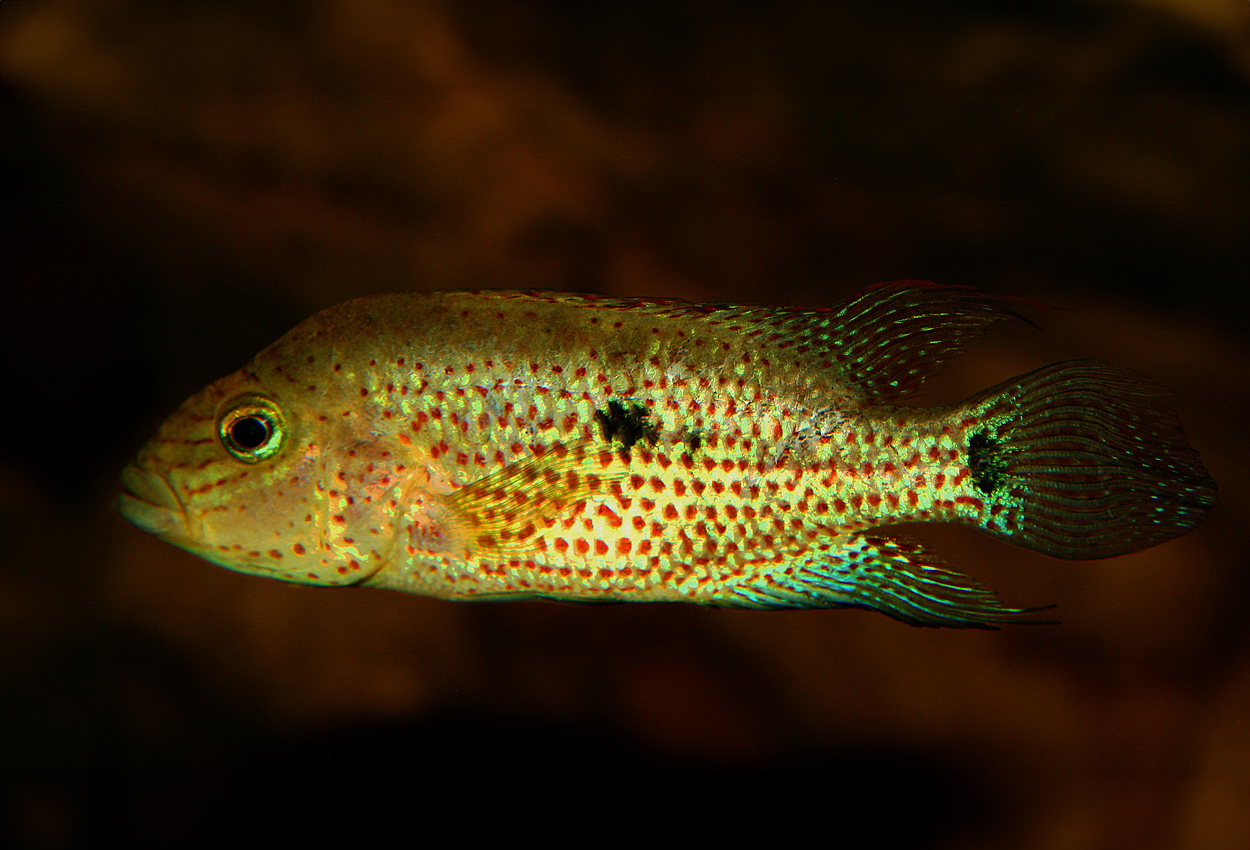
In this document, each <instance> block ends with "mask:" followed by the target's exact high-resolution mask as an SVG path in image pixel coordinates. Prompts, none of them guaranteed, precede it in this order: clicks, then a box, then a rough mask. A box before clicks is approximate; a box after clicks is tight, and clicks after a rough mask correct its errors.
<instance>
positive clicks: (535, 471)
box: [443, 443, 627, 554]
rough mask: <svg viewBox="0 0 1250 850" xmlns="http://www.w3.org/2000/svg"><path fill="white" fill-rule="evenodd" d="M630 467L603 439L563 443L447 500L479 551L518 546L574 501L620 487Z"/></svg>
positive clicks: (501, 550) (504, 550)
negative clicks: (604, 443)
mask: <svg viewBox="0 0 1250 850" xmlns="http://www.w3.org/2000/svg"><path fill="white" fill-rule="evenodd" d="M626 470H627V466H626V463H625V461H624V460H623V459H622V458H621V457H620V455H619V453H616V452H610V451H607V450H606V449H604V448H603V447H602V446H601V445H599V444H593V443H575V444H572V445H562V444H561V445H557V446H555V447H554V448H552V449H549V450H547V451H546V452H544V453H543V454H542V455H534V456H531V457H528V458H525V459H523V460H519V461H517V462H515V463H512V464H509V465H508V466H505V467H504V468H503V469H500V470H498V471H496V472H494V473H492V474H490V475H487V476H486V477H485V478H482V479H479V480H478V481H475V482H473V483H472V484H469V485H467V486H465V487H462V488H461V489H459V490H457V491H456V492H454V493H452V494H450V495H448V496H445V497H443V505H444V507H445V508H446V510H447V512H448V514H449V516H450V517H451V521H452V522H453V523H454V524H455V525H456V526H457V527H458V528H459V530H460V532H461V533H460V535H459V537H460V539H462V540H464V542H465V544H466V546H468V547H470V548H471V550H472V551H473V552H474V553H477V554H490V553H509V552H515V551H517V550H518V549H525V548H527V547H528V546H529V545H530V544H531V543H532V539H533V537H534V536H535V535H536V534H537V533H538V532H539V531H540V530H541V529H542V527H543V525H544V523H546V522H547V521H550V520H553V519H555V518H556V517H557V516H559V515H560V514H561V513H563V512H564V511H565V510H566V509H567V508H569V507H570V506H572V505H574V504H576V503H577V502H580V501H582V500H584V499H592V498H594V497H596V496H602V495H607V494H609V493H610V492H611V491H612V488H613V487H619V486H620V482H621V481H622V480H623V479H624V477H625V474H626Z"/></svg>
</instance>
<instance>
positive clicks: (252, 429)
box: [230, 416, 269, 449]
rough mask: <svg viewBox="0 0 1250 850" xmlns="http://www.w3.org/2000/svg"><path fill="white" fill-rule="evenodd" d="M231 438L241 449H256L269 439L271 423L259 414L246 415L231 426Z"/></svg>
mask: <svg viewBox="0 0 1250 850" xmlns="http://www.w3.org/2000/svg"><path fill="white" fill-rule="evenodd" d="M230 439H231V440H233V441H234V444H235V445H236V446H238V447H239V448H241V449H255V448H259V447H261V446H263V445H264V444H265V442H266V441H267V440H268V439H269V423H268V422H266V421H265V420H264V419H261V418H260V417H259V416H244V417H243V418H242V419H239V420H238V421H237V422H235V423H234V424H233V425H231V426H230Z"/></svg>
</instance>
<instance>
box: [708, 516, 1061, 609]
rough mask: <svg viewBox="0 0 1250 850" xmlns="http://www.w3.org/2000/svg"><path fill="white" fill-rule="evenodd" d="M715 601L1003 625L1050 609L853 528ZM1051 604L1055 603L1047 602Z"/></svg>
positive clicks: (911, 547)
mask: <svg viewBox="0 0 1250 850" xmlns="http://www.w3.org/2000/svg"><path fill="white" fill-rule="evenodd" d="M712 604H714V605H718V606H725V607H740V608H832V607H859V608H871V609H873V610H876V611H880V612H881V613H883V614H887V615H889V616H891V617H893V618H895V619H896V620H902V621H903V622H905V623H909V624H911V625H913V626H947V627H952V628H980V629H997V628H998V627H999V626H1000V625H1003V624H1029V623H1033V624H1036V623H1044V622H1053V621H1045V620H1037V619H1031V618H1030V616H1031V615H1033V614H1036V613H1037V612H1038V611H1042V610H1045V608H1009V607H1007V606H1005V605H1003V604H1002V603H1001V602H1000V601H999V600H998V597H997V596H996V595H995V594H994V593H993V591H990V590H987V589H986V588H985V587H984V586H983V585H981V583H980V582H978V581H977V580H976V579H974V578H971V577H970V576H966V575H963V574H961V573H957V572H955V571H954V570H951V569H950V568H949V567H947V566H945V565H944V564H942V563H941V562H940V561H939V560H937V559H936V558H934V557H933V556H932V555H930V554H929V553H928V552H926V551H925V550H924V549H923V548H921V547H920V546H918V545H916V544H913V543H907V542H903V541H899V540H894V539H891V538H887V537H869V536H867V535H863V534H852V535H849V536H848V537H847V538H846V539H845V540H844V541H843V542H842V545H840V546H834V547H832V548H830V549H828V550H816V549H811V550H808V551H807V552H804V553H802V554H796V555H794V556H793V557H792V558H788V559H786V560H785V561H783V562H782V563H781V564H777V565H775V566H774V568H773V569H771V570H768V571H765V572H763V573H762V574H760V575H759V576H758V577H757V578H756V579H754V580H752V581H750V582H747V583H743V584H741V585H737V586H734V587H731V588H725V589H724V590H722V591H721V592H720V593H719V594H718V595H717V598H716V599H715V600H714V601H713V602H712ZM1046 607H1049V606H1046Z"/></svg>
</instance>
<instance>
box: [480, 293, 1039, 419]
mask: <svg viewBox="0 0 1250 850" xmlns="http://www.w3.org/2000/svg"><path fill="white" fill-rule="evenodd" d="M493 297H498V298H512V299H515V298H529V299H534V300H538V301H545V302H550V303H560V304H567V305H569V306H576V307H591V306H593V307H594V308H595V309H598V310H622V311H629V312H634V313H645V314H647V315H652V316H659V317H666V318H674V319H681V320H683V321H685V322H689V323H691V325H692V326H698V325H706V326H716V327H720V328H722V329H724V330H728V331H732V332H734V333H735V334H737V335H738V336H740V337H741V342H742V344H743V345H749V346H750V347H751V348H753V349H755V348H758V349H759V350H760V352H761V353H765V352H766V354H765V357H766V358H767V359H771V360H778V361H781V362H785V361H786V360H789V361H790V362H791V363H792V364H793V365H795V366H799V367H805V368H810V369H817V370H826V371H829V372H830V373H831V374H833V375H837V376H840V377H841V378H842V379H843V380H844V381H845V382H846V383H848V384H849V385H850V386H851V387H852V388H854V389H858V390H859V395H860V397H861V398H862V400H863V401H865V402H868V403H873V404H879V403H885V402H889V401H893V400H895V399H899V398H902V397H903V396H906V395H908V394H910V393H913V392H915V391H916V390H917V389H919V388H920V385H921V384H922V383H924V381H925V379H927V378H929V377H931V376H932V375H934V374H935V373H936V372H937V371H938V369H939V368H940V367H941V365H942V363H944V362H945V361H946V360H949V359H950V358H951V357H954V356H955V355H957V354H959V353H960V352H962V351H963V350H964V349H965V348H967V347H968V346H969V345H971V344H972V342H973V341H975V340H976V338H977V336H978V335H979V334H980V333H981V331H983V330H984V329H985V328H986V327H987V326H988V325H991V324H993V323H994V322H999V321H1003V320H1005V319H1019V320H1021V321H1023V322H1027V323H1028V324H1033V322H1030V321H1029V320H1028V319H1027V318H1025V317H1024V316H1021V315H1019V314H1018V313H1016V312H1014V311H1012V310H1009V309H1007V308H1006V307H1004V306H1002V305H1003V304H1004V303H1006V302H1015V303H1020V304H1028V305H1031V306H1034V307H1043V308H1045V307H1048V306H1049V305H1046V304H1041V303H1039V302H1034V301H1026V300H1024V299H1018V298H1010V297H1006V296H997V297H995V296H987V295H983V294H981V293H979V292H977V291H976V290H975V289H973V288H972V287H969V286H942V285H940V284H936V283H931V282H929V281H923V280H896V281H891V282H889V283H879V284H876V285H874V286H870V287H868V288H867V289H865V290H863V291H862V292H860V293H858V294H856V295H854V296H852V297H850V298H849V299H847V300H846V301H844V302H843V303H842V304H841V305H838V306H834V307H822V308H793V307H782V308H778V307H760V306H746V305H733V304H692V303H688V302H685V301H679V300H659V299H650V298H609V297H598V296H583V295H568V294H564V293H554V292H498V293H494V294H493Z"/></svg>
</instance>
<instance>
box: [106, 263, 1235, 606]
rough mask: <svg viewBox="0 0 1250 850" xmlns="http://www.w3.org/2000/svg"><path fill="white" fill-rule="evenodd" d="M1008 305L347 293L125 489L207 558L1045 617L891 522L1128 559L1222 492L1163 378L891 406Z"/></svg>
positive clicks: (506, 590)
mask: <svg viewBox="0 0 1250 850" xmlns="http://www.w3.org/2000/svg"><path fill="white" fill-rule="evenodd" d="M1007 304H1008V301H1007V299H993V298H988V297H986V296H982V295H980V294H978V293H976V292H975V291H973V290H971V289H967V288H960V287H940V286H936V285H934V284H929V283H924V282H916V281H900V282H894V283H890V284H882V285H878V286H877V287H873V288H870V289H868V290H866V291H865V292H863V293H860V294H859V295H857V296H855V297H853V298H851V299H848V300H847V301H846V302H844V303H843V304H842V305H839V306H838V307H835V308H822V309H793V308H792V309H784V308H783V309H778V308H764V307H749V306H736V305H721V304H688V303H685V302H676V301H660V300H646V299H611V298H595V297H589V296H578V295H566V294H559V293H529V292H489V291H475V292H435V293H413V294H396V295H384V296H375V297H372V298H365V299H359V300H356V301H350V302H347V303H345V304H342V305H339V306H337V307H333V308H330V309H328V310H326V311H323V312H322V313H319V314H318V315H316V316H314V317H312V318H310V319H309V320H307V321H305V322H304V323H302V324H301V325H299V326H298V327H296V328H295V329H293V330H292V331H291V332H290V333H288V334H287V335H286V336H284V337H283V338H282V339H280V340H279V341H277V342H276V343H274V344H273V345H272V346H270V347H269V348H267V349H265V350H264V351H262V352H261V353H260V354H258V355H257V356H256V358H254V360H253V361H252V363H250V364H249V365H248V366H247V367H246V368H244V369H243V370H240V371H239V372H238V373H236V374H234V375H232V376H228V377H227V378H224V379H222V380H221V381H219V382H217V383H216V384H214V385H212V386H210V387H209V388H207V389H206V390H204V391H203V392H202V393H201V394H200V395H198V396H196V397H194V398H192V399H191V400H189V401H188V402H187V403H186V404H185V405H184V406H183V407H182V408H181V409H180V410H179V411H178V412H177V413H175V414H174V415H173V416H172V417H171V418H170V420H168V421H167V422H166V423H165V425H163V426H162V428H161V430H160V432H159V433H158V434H157V436H156V437H155V438H154V439H153V441H152V442H151V443H149V445H148V446H147V447H145V448H144V449H143V451H142V452H141V453H140V456H139V458H138V459H137V461H136V462H135V463H134V464H132V465H131V466H130V467H128V468H127V470H126V472H125V473H124V475H123V481H124V483H125V485H126V488H127V490H126V492H125V493H124V494H123V496H122V498H121V507H122V510H123V512H124V513H125V514H126V515H127V516H128V517H129V518H130V519H132V521H135V522H136V523H137V524H139V525H140V526H141V527H144V528H146V529H148V530H149V531H152V532H154V533H157V534H159V535H161V536H162V537H163V538H165V539H167V540H169V541H170V542H172V543H174V544H175V545H179V546H182V547H183V548H185V549H188V550H189V551H192V552H195V553H196V554H199V555H201V556H203V557H205V558H206V559H208V560H210V561H213V562H215V563H218V564H221V565H223V566H227V567H229V568H232V569H236V570H240V571H243V572H249V573H255V574H260V575H267V576H271V577H276V578H282V579H286V580H289V581H296V582H301V583H308V584H319V585H341V584H361V585H366V586H374V587H386V588H392V589H398V590H404V591H409V592H413V593H419V594H424V595H430V596H436V597H442V598H449V599H492V600H494V599H524V598H544V599H565V600H574V601H632V600H636V601H690V602H697V603H702V604H710V605H722V606H737V607H756V608H785V607H836V606H859V607H869V608H875V609H877V610H881V611H884V612H885V613H888V614H890V615H892V616H894V617H896V618H899V619H902V620H904V621H906V622H911V623H915V624H922V625H950V626H982V627H993V626H994V625H995V624H997V623H1004V622H1020V621H1029V620H1030V618H1029V615H1030V614H1031V613H1032V611H1033V610H1034V609H1021V608H1010V607H1007V606H1004V605H1002V604H1001V603H1000V602H999V601H998V600H997V598H996V597H995V596H994V595H993V594H992V593H990V592H989V591H987V590H985V589H984V588H982V587H981V586H980V585H979V584H978V583H977V582H975V580H973V579H971V578H968V577H967V576H963V575H961V574H959V573H956V572H954V571H953V570H951V569H949V568H948V567H946V566H945V565H944V564H942V563H941V561H940V560H939V559H937V558H936V557H934V556H933V555H931V554H930V553H928V552H926V551H925V550H923V549H922V548H920V547H919V546H916V545H915V544H911V543H907V542H905V541H899V540H896V539H893V538H890V537H885V536H881V535H879V534H877V533H874V532H873V531H872V530H873V529H874V528H877V527H879V526H883V525H888V524H891V523H898V522H915V521H929V522H958V523H964V524H968V525H972V526H974V527H978V528H981V529H983V530H985V531H988V532H990V533H991V534H996V535H998V536H1000V537H1003V538H1005V539H1008V540H1010V541H1011V542H1015V543H1019V544H1021V545H1025V546H1028V547H1030V548H1033V549H1037V550H1039V551H1044V552H1049V553H1050V554H1054V555H1057V556H1060V557H1070V558H1081V557H1107V556H1110V555H1114V554H1120V553H1122V552H1127V551H1135V550H1136V549H1140V548H1144V547H1145V546H1149V545H1154V544H1155V543H1158V542H1161V541H1163V540H1166V539H1168V538H1170V537H1174V536H1176V535H1177V534H1180V533H1183V532H1184V531H1185V530H1187V529H1188V528H1190V527H1192V526H1193V525H1195V524H1196V523H1197V522H1199V521H1200V520H1201V518H1202V516H1204V515H1205V513H1206V512H1207V511H1208V510H1209V509H1210V507H1211V506H1212V505H1213V503H1214V484H1213V483H1212V482H1211V481H1210V478H1209V476H1207V475H1206V472H1205V470H1204V469H1203V468H1202V466H1201V463H1200V462H1199V461H1198V459H1197V455H1196V454H1195V453H1194V452H1193V450H1192V449H1190V448H1189V447H1188V444H1187V443H1186V441H1185V438H1184V435H1183V432H1181V430H1180V426H1179V424H1178V423H1177V422H1176V419H1175V416H1174V415H1173V414H1171V413H1170V411H1167V410H1166V408H1162V407H1159V406H1158V405H1157V404H1156V403H1155V402H1154V401H1153V398H1154V396H1155V395H1157V393H1158V388H1157V387H1155V386H1154V385H1152V384H1150V383H1149V382H1148V381H1147V380H1146V379H1144V378H1141V377H1140V376H1136V375H1133V374H1132V373H1129V372H1127V370H1122V369H1119V368H1118V367H1114V366H1111V365H1109V364H1100V363H1095V362H1093V361H1071V362H1070V363H1067V364H1057V365H1056V366H1053V367H1047V368H1046V369H1042V370H1038V371H1037V372H1034V373H1031V374H1030V375H1026V376H1023V377H1022V378H1019V379H1016V380H1014V381H1010V382H1006V383H1005V384H1003V385H1000V386H999V387H995V388H992V389H990V390H987V391H986V392H984V393H982V394H979V395H978V396H974V397H973V398H972V399H969V400H968V401H966V402H964V403H963V404H959V405H951V406H946V407H939V408H915V407H901V406H897V405H895V404H892V402H895V401H898V400H899V399H901V398H903V397H905V396H906V395H907V394H909V393H910V392H912V391H914V390H915V389H916V388H918V387H919V385H920V384H921V382H922V381H923V380H924V378H925V377H926V376H927V375H929V374H931V373H932V372H933V371H934V370H935V369H936V368H937V366H938V365H940V363H941V362H942V361H943V360H944V359H946V358H948V357H950V356H953V355H954V354H957V353H959V351H961V350H962V349H963V348H964V347H966V345H967V344H969V343H970V342H971V341H972V340H973V339H974V338H975V337H976V335H977V334H978V333H979V332H980V330H981V329H983V328H984V327H985V326H986V325H988V324H991V323H993V322H996V321H1001V320H1005V319H1012V318H1019V317H1018V316H1017V314H1016V313H1015V312H1013V311H1012V310H1010V309H1007ZM1147 426H1148V427H1147ZM1108 447H1110V448H1108Z"/></svg>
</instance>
